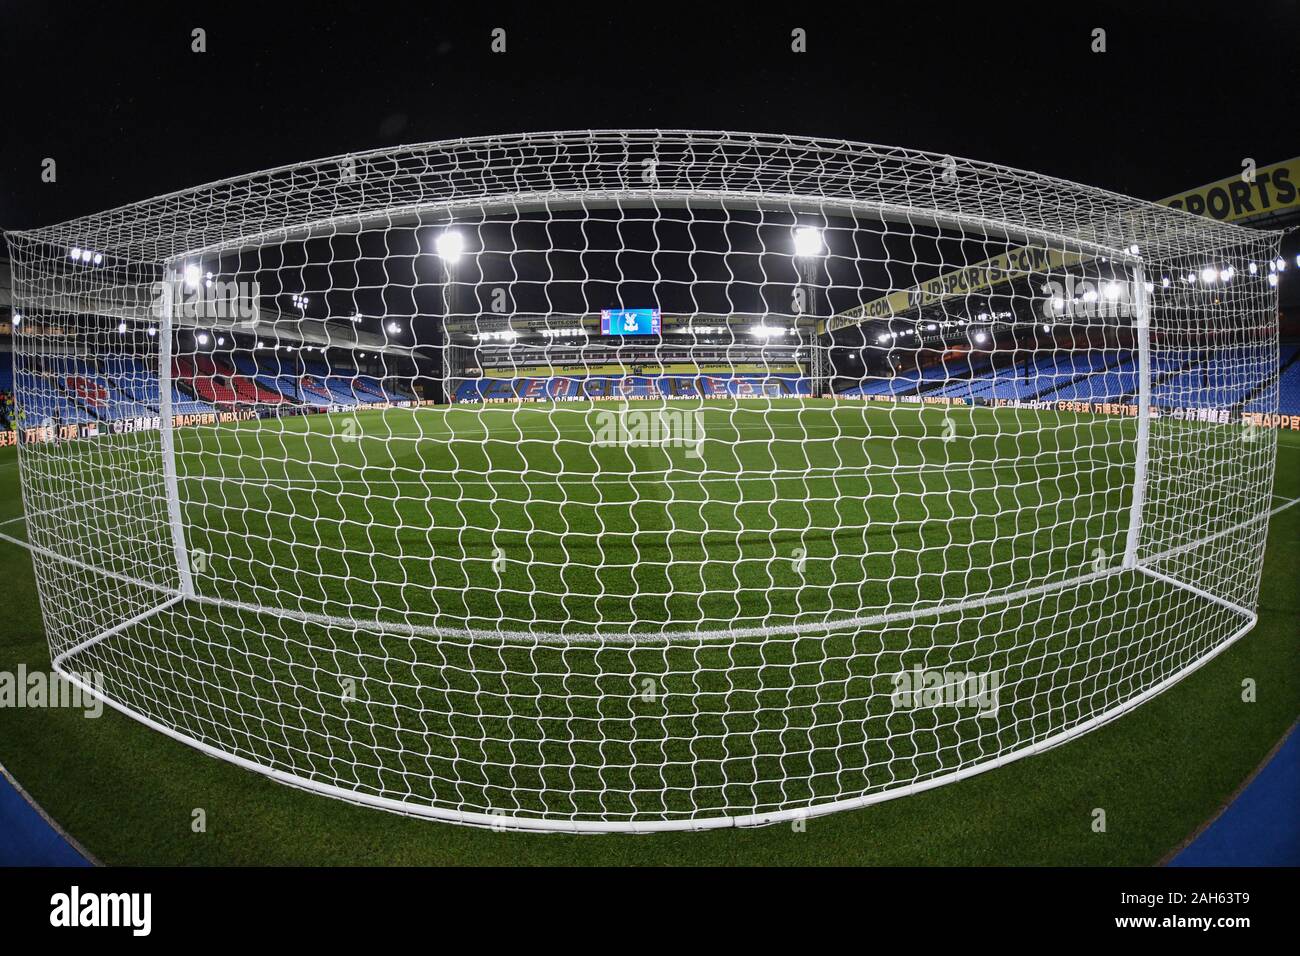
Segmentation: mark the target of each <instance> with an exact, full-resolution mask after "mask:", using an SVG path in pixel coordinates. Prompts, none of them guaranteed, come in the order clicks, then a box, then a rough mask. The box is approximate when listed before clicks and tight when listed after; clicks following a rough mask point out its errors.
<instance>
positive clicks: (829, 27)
mask: <svg viewBox="0 0 1300 956" xmlns="http://www.w3.org/2000/svg"><path fill="white" fill-rule="evenodd" d="M82 6H85V7H86V8H85V9H80V8H81V7H82ZM880 6H882V5H881V4H878V3H874V2H872V3H858V4H853V5H852V8H853V9H852V10H849V9H848V8H849V5H847V4H833V5H832V4H826V5H824V6H822V7H820V8H819V7H817V6H815V5H811V4H807V5H801V4H794V5H786V9H787V10H788V11H789V12H776V11H773V12H761V11H762V10H763V7H761V6H759V5H757V4H737V5H734V6H726V5H718V6H713V5H709V4H707V3H694V4H688V5H687V4H684V5H680V6H677V5H669V4H662V3H611V4H605V5H602V6H591V7H583V6H580V5H571V4H544V3H530V4H521V5H518V6H515V5H511V4H490V5H484V4H476V3H457V4H439V3H419V4H410V5H409V6H408V5H393V6H388V5H385V4H382V3H378V2H375V3H366V4H353V5H350V7H347V6H344V5H341V4H332V3H311V4H301V5H297V4H294V5H290V4H281V3H276V2H271V0H267V2H264V3H261V4H258V5H249V6H239V5H235V4H230V3H194V2H185V3H172V4H167V5H165V6H159V7H158V8H156V9H151V7H150V5H148V4H95V5H93V6H90V5H83V4H78V3H68V2H48V0H42V2H36V3H31V4H18V3H13V2H3V4H2V5H0V64H3V70H4V74H5V82H6V85H7V87H8V89H7V96H6V97H5V101H4V102H5V107H4V119H3V122H0V176H2V181H3V188H2V189H0V227H17V228H25V227H32V226H37V225H43V224H47V223H52V222H56V221H59V220H63V219H67V218H70V217H72V216H76V215H81V214H84V213H89V212H94V211H97V210H100V209H105V208H109V207H111V206H115V205H119V204H121V203H125V202H130V201H133V200H137V199H143V198H147V197H149V196H153V195H156V194H159V193H164V192H169V191H172V190H175V189H181V188H185V187H188V186H194V185H199V184H201V183H204V182H208V181H211V180H214V179H218V178H223V177H226V176H231V175H237V174H240V173H246V172H252V171H254V170H258V169H263V168H266V167H270V166H276V165H281V164H285V163H291V162H295V161H299V160H308V159H313V158H316V157H319V156H325V155H332V154H337V153H342V152H347V151H351V150H357V149H362V148H366V147H374V146H382V145H388V144H397V143H411V142H420V141H426V140H436V139H441V138H449V137H459V136H467V135H478V134H486V133H500V132H517V131H523V130H544V129H572V128H598V127H611V128H617V127H665V128H667V127H676V128H702V129H731V130H742V131H762V132H779V133H805V134H814V135H822V136H829V137H842V138H845V139H857V140H865V141H868V142H876V143H883V144H887V145H896V146H907V147H915V148H921V149H928V150H934V151H938V152H943V153H951V154H953V155H958V156H967V157H971V158H975V159H982V160H989V161H993V162H998V163H1004V164H1007V165H1012V166H1018V167H1024V168H1029V169H1034V170H1037V171H1040V172H1045V173H1050V174H1054V175H1059V176H1063V177H1065V178H1068V179H1074V180H1077V181H1080V182H1084V183H1089V184H1094V185H1099V186H1104V187H1107V188H1111V189H1116V190H1119V191H1121V192H1127V193H1131V194H1134V195H1139V196H1143V197H1146V198H1153V199H1154V198H1160V197H1162V196H1165V195H1168V194H1170V193H1173V192H1177V191H1178V190H1180V189H1183V188H1188V187H1192V186H1196V185H1200V184H1202V183H1204V182H1208V181H1210V180H1213V179H1217V178H1221V177H1223V176H1227V175H1231V174H1234V173H1236V172H1238V171H1239V170H1240V168H1241V161H1242V159H1243V158H1244V157H1253V158H1254V159H1255V160H1256V161H1257V162H1258V163H1259V165H1261V166H1262V165H1266V164H1267V163H1271V162H1274V161H1276V160H1279V159H1283V158H1287V157H1290V156H1293V155H1296V154H1297V153H1300V128H1298V127H1297V123H1296V119H1297V115H1300V109H1298V108H1297V107H1298V106H1300V97H1298V96H1297V88H1298V82H1297V81H1298V80H1300V72H1298V69H1297V63H1298V62H1300V57H1298V56H1297V51H1300V12H1298V9H1297V4H1296V3H1294V2H1281V0H1276V2H1273V0H1264V2H1252V3H1250V4H1236V5H1233V4H1224V3H1215V4H1206V5H1198V4H1193V3H1167V4H1166V3H1159V4H1155V3H1153V4H1147V6H1149V7H1153V8H1158V12H1146V13H1143V14H1141V15H1134V14H1133V13H1131V12H1126V8H1128V7H1130V6H1137V4H1110V3H1103V4H1099V3H1092V4H1087V3H1076V4H1069V5H1068V8H1069V9H1068V12H1065V13H1062V12H1056V13H1046V12H1044V11H1050V10H1051V9H1052V8H1053V7H1054V6H1061V5H1058V4H1053V3H1050V2H1039V3H1019V4H972V5H968V7H967V11H966V12H957V5H955V4H950V3H906V4H897V5H894V12H892V13H881V12H879V11H878V10H877V9H876V8H878V7H880ZM358 11H359V12H358ZM196 26H197V27H203V28H204V29H206V31H207V43H208V52H206V53H203V54H195V53H192V52H190V42H191V41H190V31H191V29H192V28H194V27H196ZM497 26H499V27H503V28H504V29H505V30H506V31H507V34H506V36H507V52H506V53H505V54H493V53H492V52H490V50H489V43H490V33H491V30H492V28H493V27H497ZM794 27H802V28H804V29H805V30H806V31H807V37H808V52H806V53H803V54H796V53H793V52H791V50H790V42H791V39H790V32H791V30H792V29H793V28H794ZM1094 27H1102V28H1105V29H1106V31H1107V47H1108V49H1107V52H1105V53H1102V54H1096V53H1092V52H1091V51H1090V49H1089V47H1090V43H1091V36H1090V33H1091V31H1092V29H1093V28H1094ZM45 157H53V158H54V159H55V160H56V161H57V163H58V181H57V183H55V184H44V183H42V182H41V181H40V172H41V161H42V159H43V158H45Z"/></svg>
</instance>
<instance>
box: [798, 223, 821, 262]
mask: <svg viewBox="0 0 1300 956" xmlns="http://www.w3.org/2000/svg"><path fill="white" fill-rule="evenodd" d="M824 249H825V245H824V244H823V243H822V231H821V230H820V229H818V228H816V227H815V226H800V227H799V228H798V229H796V230H795V231H794V254H795V255H796V256H800V257H801V258H808V257H810V256H819V255H821V254H822V252H823V250H824Z"/></svg>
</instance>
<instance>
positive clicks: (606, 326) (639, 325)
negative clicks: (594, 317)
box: [600, 309, 660, 335]
mask: <svg viewBox="0 0 1300 956" xmlns="http://www.w3.org/2000/svg"><path fill="white" fill-rule="evenodd" d="M659 328H660V320H659V310H658V309H601V310H600V334H601V335H658V334H659Z"/></svg>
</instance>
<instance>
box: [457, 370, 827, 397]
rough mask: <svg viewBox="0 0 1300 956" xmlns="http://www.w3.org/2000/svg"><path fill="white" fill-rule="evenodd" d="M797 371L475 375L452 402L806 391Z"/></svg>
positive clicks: (806, 385)
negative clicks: (551, 376)
mask: <svg viewBox="0 0 1300 956" xmlns="http://www.w3.org/2000/svg"><path fill="white" fill-rule="evenodd" d="M810 384H811V383H810V382H809V381H808V379H806V378H803V377H802V376H798V375H728V374H714V375H625V376H612V375H589V376H586V377H570V376H556V377H554V378H480V379H470V380H469V381H465V382H461V383H460V384H459V385H458V386H457V388H456V401H458V402H482V401H501V400H504V401H513V400H523V401H530V400H543V399H552V400H566V399H569V400H574V399H584V398H710V397H736V398H748V397H758V396H766V397H769V398H782V397H786V396H794V395H808V394H809V387H810Z"/></svg>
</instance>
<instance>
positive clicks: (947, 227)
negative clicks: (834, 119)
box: [8, 131, 1278, 831]
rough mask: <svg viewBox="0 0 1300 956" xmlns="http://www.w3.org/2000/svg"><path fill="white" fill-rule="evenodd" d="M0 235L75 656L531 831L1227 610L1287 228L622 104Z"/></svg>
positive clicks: (1063, 682)
mask: <svg viewBox="0 0 1300 956" xmlns="http://www.w3.org/2000/svg"><path fill="white" fill-rule="evenodd" d="M8 238H9V242H10V247H11V250H12V252H13V262H14V287H15V288H14V292H15V309H16V312H17V313H19V314H20V315H21V324H20V325H18V326H16V330H15V342H16V370H15V375H16V383H17V393H18V395H17V398H18V408H19V416H20V418H19V432H20V438H21V448H20V461H21V471H22V479H23V494H24V503H25V507H26V515H27V524H28V534H29V538H30V541H31V543H32V547H33V555H34V563H35V568H36V577H37V583H38V587H39V590H40V596H41V604H42V609H43V613H44V619H45V625H46V630H47V633H48V638H49V643H50V650H51V655H52V657H53V659H54V661H55V665H56V667H57V668H58V669H59V670H60V672H62V673H64V674H65V675H67V676H68V677H69V678H70V679H72V680H74V681H78V682H81V683H82V684H83V685H84V686H87V687H88V688H90V689H93V690H95V691H96V692H98V693H100V694H102V695H103V697H104V698H105V699H106V700H107V701H108V702H109V703H111V704H112V705H114V706H116V707H118V708H120V709H121V710H123V711H125V712H127V713H129V714H131V715H132V716H135V717H137V718H139V719H141V720H143V721H145V722H147V723H148V724H149V725H150V726H152V727H154V728H156V729H158V730H160V731H162V732H164V733H167V734H170V735H172V736H174V737H176V738H178V739H181V740H183V741H185V742H187V743H189V744H191V745H193V746H195V747H198V748H200V749H202V750H204V751H205V752H207V753H209V754H212V755H216V756H220V757H222V758H224V759H228V760H231V761H234V762H236V763H238V764H240V765H241V766H244V767H247V768H250V769H253V770H257V771H259V772H262V773H266V774H269V775H271V776H273V777H274V778H275V779H277V780H280V781H282V782H286V783H290V784H292V785H295V786H299V787H303V788H306V789H309V790H312V791H315V792H318V793H324V794H328V795H330V796H334V797H339V798H342V799H346V800H350V801H355V802H359V803H364V804H367V805H371V806H376V807H381V808H385V809H389V810H395V811H399V812H403V813H409V814H414V815H420V816H427V817H434V818H438V819H443V820H450V821H456V822H461V823H468V824H475V825H482V826H499V827H507V828H531V829H543V830H597V831H599V830H628V829H636V830H653V829H674V828H708V827H716V826H728V825H747V824H758V823H765V822H772V821H776V820H783V819H791V818H795V817H800V816H805V815H813V814H820V813H825V812H830V811H833V810H837V809H844V808H849V807H856V806H861V805H864V804H867V803H871V802H874V801H878V800H883V799H888V798H890V797H895V796H900V795H903V794H908V793H915V792H917V791H919V790H922V789H926V788H928V787H932V786H936V785H939V784H942V783H945V782H950V781H953V780H957V779H960V778H962V777H964V776H967V775H970V774H972V773H976V772H979V771H981V770H985V769H988V768H990V767H993V766H997V765H1001V764H1003V763H1005V762H1007V761H1008V760H1011V759H1015V758H1017V757H1021V756H1025V755H1028V754H1032V753H1034V752H1037V751H1040V750H1042V749H1044V748H1047V747H1050V746H1054V745H1056V744H1058V743H1060V742H1061V741H1063V740H1066V739H1068V738H1070V737H1072V736H1075V735H1078V734H1081V733H1084V732H1086V731H1087V730H1089V729H1091V728H1093V727H1096V726H1098V725H1100V724H1101V723H1103V722H1105V721H1107V720H1110V719H1112V718H1114V717H1116V716H1117V715H1119V714H1121V713H1123V712H1125V711H1126V710H1128V709H1129V708H1131V707H1133V706H1135V705H1137V704H1139V703H1140V702H1142V701H1143V700H1145V699H1147V698H1149V697H1150V696H1152V695H1154V694H1156V693H1158V692H1159V691H1161V690H1163V689H1164V688H1166V687H1168V686H1170V685H1171V684H1172V683H1174V682H1175V681H1177V680H1178V679H1179V678H1181V677H1182V676H1184V675H1186V674H1187V673H1189V672H1190V671H1191V670H1192V669H1194V668H1195V667H1197V666H1199V665H1200V664H1201V663H1203V662H1205V661H1206V660H1208V659H1209V658H1210V657H1212V656H1213V655H1215V654H1217V653H1219V652H1220V651H1222V650H1223V649H1224V648H1226V647H1227V646H1229V645H1230V644H1231V643H1232V642H1233V641H1234V640H1236V639H1237V638H1239V637H1241V636H1242V635H1243V634H1245V633H1246V632H1247V631H1248V630H1249V629H1250V627H1251V626H1252V624H1253V623H1254V620H1255V605H1256V599H1257V595H1258V587H1259V571H1260V566H1261V561H1262V555H1263V542H1264V538H1265V534H1266V530H1267V525H1266V518H1265V515H1266V512H1267V510H1268V504H1269V499H1270V495H1271V491H1272V475H1273V463H1274V451H1275V433H1274V431H1273V430H1272V429H1271V427H1270V425H1271V424H1272V423H1273V413H1274V412H1275V411H1276V402H1277V318H1276V310H1277V303H1276V269H1277V265H1276V262H1275V258H1276V255H1277V249H1278V235H1277V234H1273V233H1264V232H1250V231H1247V230H1244V229H1241V228H1237V227H1233V226H1230V225H1225V224H1221V223H1217V222H1214V221H1211V220H1207V219H1199V218H1196V217H1193V216H1190V215H1187V214H1185V213H1183V212H1181V211H1177V210H1173V209H1166V208H1162V207H1160V206H1156V205H1152V204H1149V203H1145V202H1141V201H1138V200H1134V199H1128V198H1125V197H1122V196H1118V195H1115V194H1111V193H1107V192H1103V191H1100V190H1096V189H1092V188H1087V187H1083V186H1078V185H1075V184H1071V183H1066V182H1062V181H1059V180H1054V179H1050V178H1047V177H1043V176H1038V175H1034V174H1031V173H1025V172H1019V171H1012V170H1007V169H1003V168H999V167H995V166H991V165H987V164H981V163H976V162H971V161H967V160H955V159H953V158H951V157H943V156H935V155H930V154H923V153H918V152H913V151H907V150H900V149H891V148H884V147H876V146H867V145H862V144H853V143H843V142H835V141H827V140H812V139H801V138H794V137H780V136H767V135H754V134H734V133H683V132H661V131H640V132H633V131H616V132H581V133H556V134H528V135H519V136H505V137H491V138H483V139H474V140H458V141H453V142H444V143H434V144H429V145H424V146H414V147H403V148H401V149H396V150H384V151H376V152H372V153H365V154H357V155H350V156H344V157H336V158H333V159H328V160H321V161H317V162H312V163H306V164H303V165H299V166H293V167H287V168H282V169H276V170H271V171H268V172H263V173H259V174H255V175H252V176H248V177H243V178H238V179H232V180H228V181H224V182H220V183H215V184H212V185H209V186H204V187H200V188H197V189H193V190H188V191H185V192H180V193H175V194H172V195H168V196H163V197H159V198H156V199H152V200H148V201H145V202H141V203H137V204H135V205H131V206H126V207H122V208H120V209H115V210H112V211H109V212H105V213H102V214H98V215H94V216H88V217H85V218H83V219H79V220H75V221H72V222H67V223H63V224H60V225H56V226H51V227H48V228H44V229H39V230H32V231H27V232H19V233H11V234H10V235H9V237H8ZM1270 276H1271V277H1272V278H1270Z"/></svg>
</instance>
